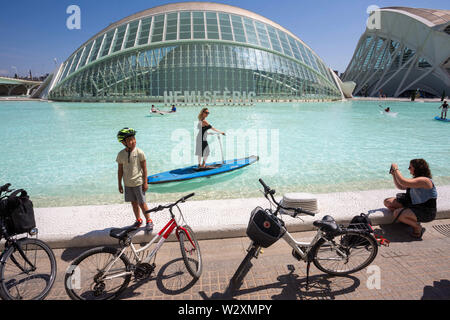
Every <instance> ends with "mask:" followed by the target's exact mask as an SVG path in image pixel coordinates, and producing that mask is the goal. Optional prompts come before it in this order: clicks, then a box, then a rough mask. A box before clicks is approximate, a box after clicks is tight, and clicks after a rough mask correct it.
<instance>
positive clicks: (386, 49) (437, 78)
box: [343, 7, 450, 97]
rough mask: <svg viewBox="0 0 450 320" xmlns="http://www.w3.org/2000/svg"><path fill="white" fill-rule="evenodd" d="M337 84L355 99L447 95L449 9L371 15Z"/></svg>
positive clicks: (449, 80)
mask: <svg viewBox="0 0 450 320" xmlns="http://www.w3.org/2000/svg"><path fill="white" fill-rule="evenodd" d="M343 80H344V81H353V82H355V83H356V88H355V91H354V95H357V96H371V97H378V96H380V95H382V96H384V95H386V96H388V97H399V96H408V97H409V96H410V95H411V93H412V92H414V91H415V90H418V89H419V91H420V93H421V94H423V95H424V96H426V97H441V96H442V95H443V93H444V92H445V95H447V96H448V95H450V10H434V9H416V8H405V7H387V8H382V9H379V10H376V11H374V12H372V15H371V16H370V18H369V21H368V26H367V29H366V31H365V33H364V34H363V35H362V37H361V39H360V40H359V43H358V45H357V48H356V50H355V53H354V56H353V58H352V60H351V62H350V64H349V66H348V67H347V70H346V71H345V73H344V75H343Z"/></svg>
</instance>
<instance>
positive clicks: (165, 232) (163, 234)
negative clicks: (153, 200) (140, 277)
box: [103, 210, 195, 280]
mask: <svg viewBox="0 0 450 320" xmlns="http://www.w3.org/2000/svg"><path fill="white" fill-rule="evenodd" d="M180 212H181V211H180ZM170 213H171V216H172V219H171V220H170V221H169V223H167V224H166V226H165V227H164V228H163V229H162V230H161V231H160V232H159V233H158V234H157V235H156V236H154V237H153V239H152V240H151V241H150V242H149V243H148V244H147V245H145V246H144V247H142V248H141V249H136V247H135V246H134V244H133V243H132V242H131V243H130V248H131V251H132V252H133V254H134V258H135V259H136V262H137V264H140V263H149V262H150V261H151V260H152V259H153V257H154V256H155V255H156V253H157V252H158V250H159V249H160V248H161V247H162V246H163V244H164V243H165V242H166V241H167V239H168V238H169V236H170V235H171V234H172V233H173V231H174V230H175V229H176V232H175V234H176V236H177V238H178V239H179V233H180V231H183V232H185V234H186V235H187V237H188V239H189V241H190V242H191V244H192V245H193V246H194V248H195V243H194V242H193V241H192V238H191V235H190V234H189V232H188V231H187V230H186V229H185V228H183V227H180V226H179V221H178V222H177V220H176V219H175V216H174V214H173V213H172V210H170ZM179 220H181V217H180V219H179ZM156 242H158V243H157V244H156V247H155V248H154V249H153V250H152V252H151V253H150V254H149V255H148V256H147V257H146V258H145V259H144V260H142V259H141V258H140V257H139V254H140V253H141V252H144V251H146V250H147V249H149V248H150V247H151V246H152V245H153V244H155V243H156ZM127 249H128V247H125V248H123V249H122V251H121V252H120V253H119V254H118V255H117V257H116V258H115V259H114V260H112V261H111V262H110V263H109V264H108V266H107V267H106V268H105V270H104V272H105V273H108V272H109V271H110V270H111V268H112V266H113V265H114V263H116V261H117V260H118V259H120V257H121V256H122V255H123V254H124V253H125V251H126V250H127ZM132 273H133V272H132V271H128V272H123V273H120V274H117V275H113V276H108V277H105V278H103V279H104V280H111V279H113V278H118V277H122V276H125V275H129V274H132Z"/></svg>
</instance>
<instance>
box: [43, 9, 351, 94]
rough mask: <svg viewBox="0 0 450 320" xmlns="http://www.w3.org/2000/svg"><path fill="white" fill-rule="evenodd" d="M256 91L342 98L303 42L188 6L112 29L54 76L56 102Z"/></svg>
mask: <svg viewBox="0 0 450 320" xmlns="http://www.w3.org/2000/svg"><path fill="white" fill-rule="evenodd" d="M225 91H227V92H240V93H244V94H245V93H252V94H253V97H254V99H255V100H264V101H266V100H318V99H319V100H320V99H327V100H340V99H342V97H343V96H342V90H341V88H340V84H339V80H338V79H337V78H336V76H335V74H334V73H333V72H332V71H331V70H330V69H329V68H328V67H327V66H326V65H325V63H324V62H323V61H322V59H320V58H319V57H318V55H317V54H316V53H315V52H314V51H313V50H312V49H311V48H310V47H308V46H307V45H306V44H305V43H304V42H303V41H302V40H300V39H299V38H298V37H296V36H295V35H293V34H292V33H291V32H289V31H288V30H286V29H284V28H283V27H281V26H279V25H278V24H276V23H274V22H272V21H270V20H268V19H266V18H264V17H262V16H260V15H257V14H255V13H253V12H250V11H247V10H244V9H240V8H237V7H233V6H229V5H223V4H216V3H208V2H184V3H175V4H168V5H164V6H159V7H155V8H152V9H148V10H145V11H142V12H139V13H137V14H134V15H132V16H129V17H127V18H124V19H122V20H120V21H118V22H116V23H113V24H111V25H110V26H108V27H107V28H105V29H104V30H102V31H101V32H99V33H97V34H96V35H94V36H93V37H92V38H91V39H89V40H88V41H87V42H85V43H84V44H83V45H82V46H81V47H80V48H78V49H77V50H76V51H75V52H74V53H73V54H72V55H71V56H70V57H69V58H68V59H67V60H66V61H65V62H64V63H63V64H62V65H61V66H60V68H59V70H58V71H57V72H55V73H54V74H53V77H52V81H51V84H50V85H49V88H48V89H47V95H48V98H49V99H51V100H57V101H116V102H119V101H163V100H164V98H165V97H167V95H171V94H172V93H174V92H177V93H178V95H183V94H186V93H194V92H195V93H196V94H198V95H203V94H205V93H207V92H220V93H223V92H225Z"/></svg>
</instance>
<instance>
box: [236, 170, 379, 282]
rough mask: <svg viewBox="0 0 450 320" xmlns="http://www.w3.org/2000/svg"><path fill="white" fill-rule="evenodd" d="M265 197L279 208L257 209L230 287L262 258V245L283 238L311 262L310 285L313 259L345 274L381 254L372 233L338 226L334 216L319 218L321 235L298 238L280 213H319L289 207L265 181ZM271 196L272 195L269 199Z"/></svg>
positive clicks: (320, 266) (337, 273)
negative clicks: (245, 250)
mask: <svg viewBox="0 0 450 320" xmlns="http://www.w3.org/2000/svg"><path fill="white" fill-rule="evenodd" d="M259 182H260V183H261V184H262V186H263V187H264V196H265V197H266V199H267V200H268V201H269V202H271V203H273V204H274V205H275V207H276V210H275V211H273V210H271V209H262V208H259V207H258V208H256V209H255V210H254V211H253V212H252V214H251V217H250V222H249V225H248V228H247V236H248V237H249V238H250V239H251V240H252V242H251V244H250V246H249V248H248V250H247V252H248V253H247V255H246V257H245V258H244V260H243V261H242V263H241V264H240V265H239V267H238V269H237V270H236V272H235V274H234V275H233V277H232V278H231V280H230V288H231V289H234V290H235V289H238V288H239V287H240V286H241V284H242V282H243V280H244V278H245V276H246V275H247V273H248V271H249V270H250V268H251V267H252V264H251V260H252V259H253V258H258V256H259V254H260V252H261V249H262V248H268V247H270V246H271V245H273V244H274V243H275V242H277V241H278V240H280V239H284V240H285V241H286V242H287V243H288V244H289V246H290V247H292V255H293V256H294V257H295V258H296V259H297V260H299V261H304V262H306V263H307V280H306V287H307V288H308V285H309V269H310V264H311V262H312V263H314V265H315V266H316V267H317V268H318V269H319V270H321V271H322V272H325V273H327V274H330V275H334V276H345V275H349V274H351V273H354V272H357V271H360V270H362V269H364V268H366V267H367V266H368V265H370V264H371V263H372V261H373V260H374V259H375V257H376V256H377V253H378V243H377V240H376V239H375V237H374V236H373V235H371V234H370V233H369V232H366V231H362V230H357V229H355V228H354V227H352V228H348V227H344V226H342V225H338V224H337V223H336V221H335V220H334V219H333V218H332V217H331V216H325V217H324V218H323V219H322V220H319V221H315V222H314V226H315V227H317V228H318V230H317V234H316V236H315V237H314V239H313V240H312V241H311V242H310V243H303V242H298V241H296V240H295V239H294V238H293V236H292V235H291V234H290V233H289V232H288V231H287V229H286V226H285V223H284V221H283V220H281V219H280V218H279V217H278V215H280V216H281V214H285V215H290V216H292V217H294V218H297V217H298V216H299V215H301V214H304V215H310V216H315V213H313V212H310V211H307V210H303V209H301V208H289V207H285V206H283V205H282V204H280V203H279V202H277V201H276V200H275V198H274V194H275V190H272V189H270V188H269V187H268V186H267V185H266V184H265V183H264V181H263V180H261V179H260V180H259ZM269 196H270V198H269Z"/></svg>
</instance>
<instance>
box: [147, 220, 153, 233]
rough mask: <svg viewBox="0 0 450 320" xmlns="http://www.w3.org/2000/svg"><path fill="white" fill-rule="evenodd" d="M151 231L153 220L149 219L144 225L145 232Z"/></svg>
mask: <svg viewBox="0 0 450 320" xmlns="http://www.w3.org/2000/svg"><path fill="white" fill-rule="evenodd" d="M152 231H153V221H152V220H149V221H147V224H146V225H145V232H152Z"/></svg>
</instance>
